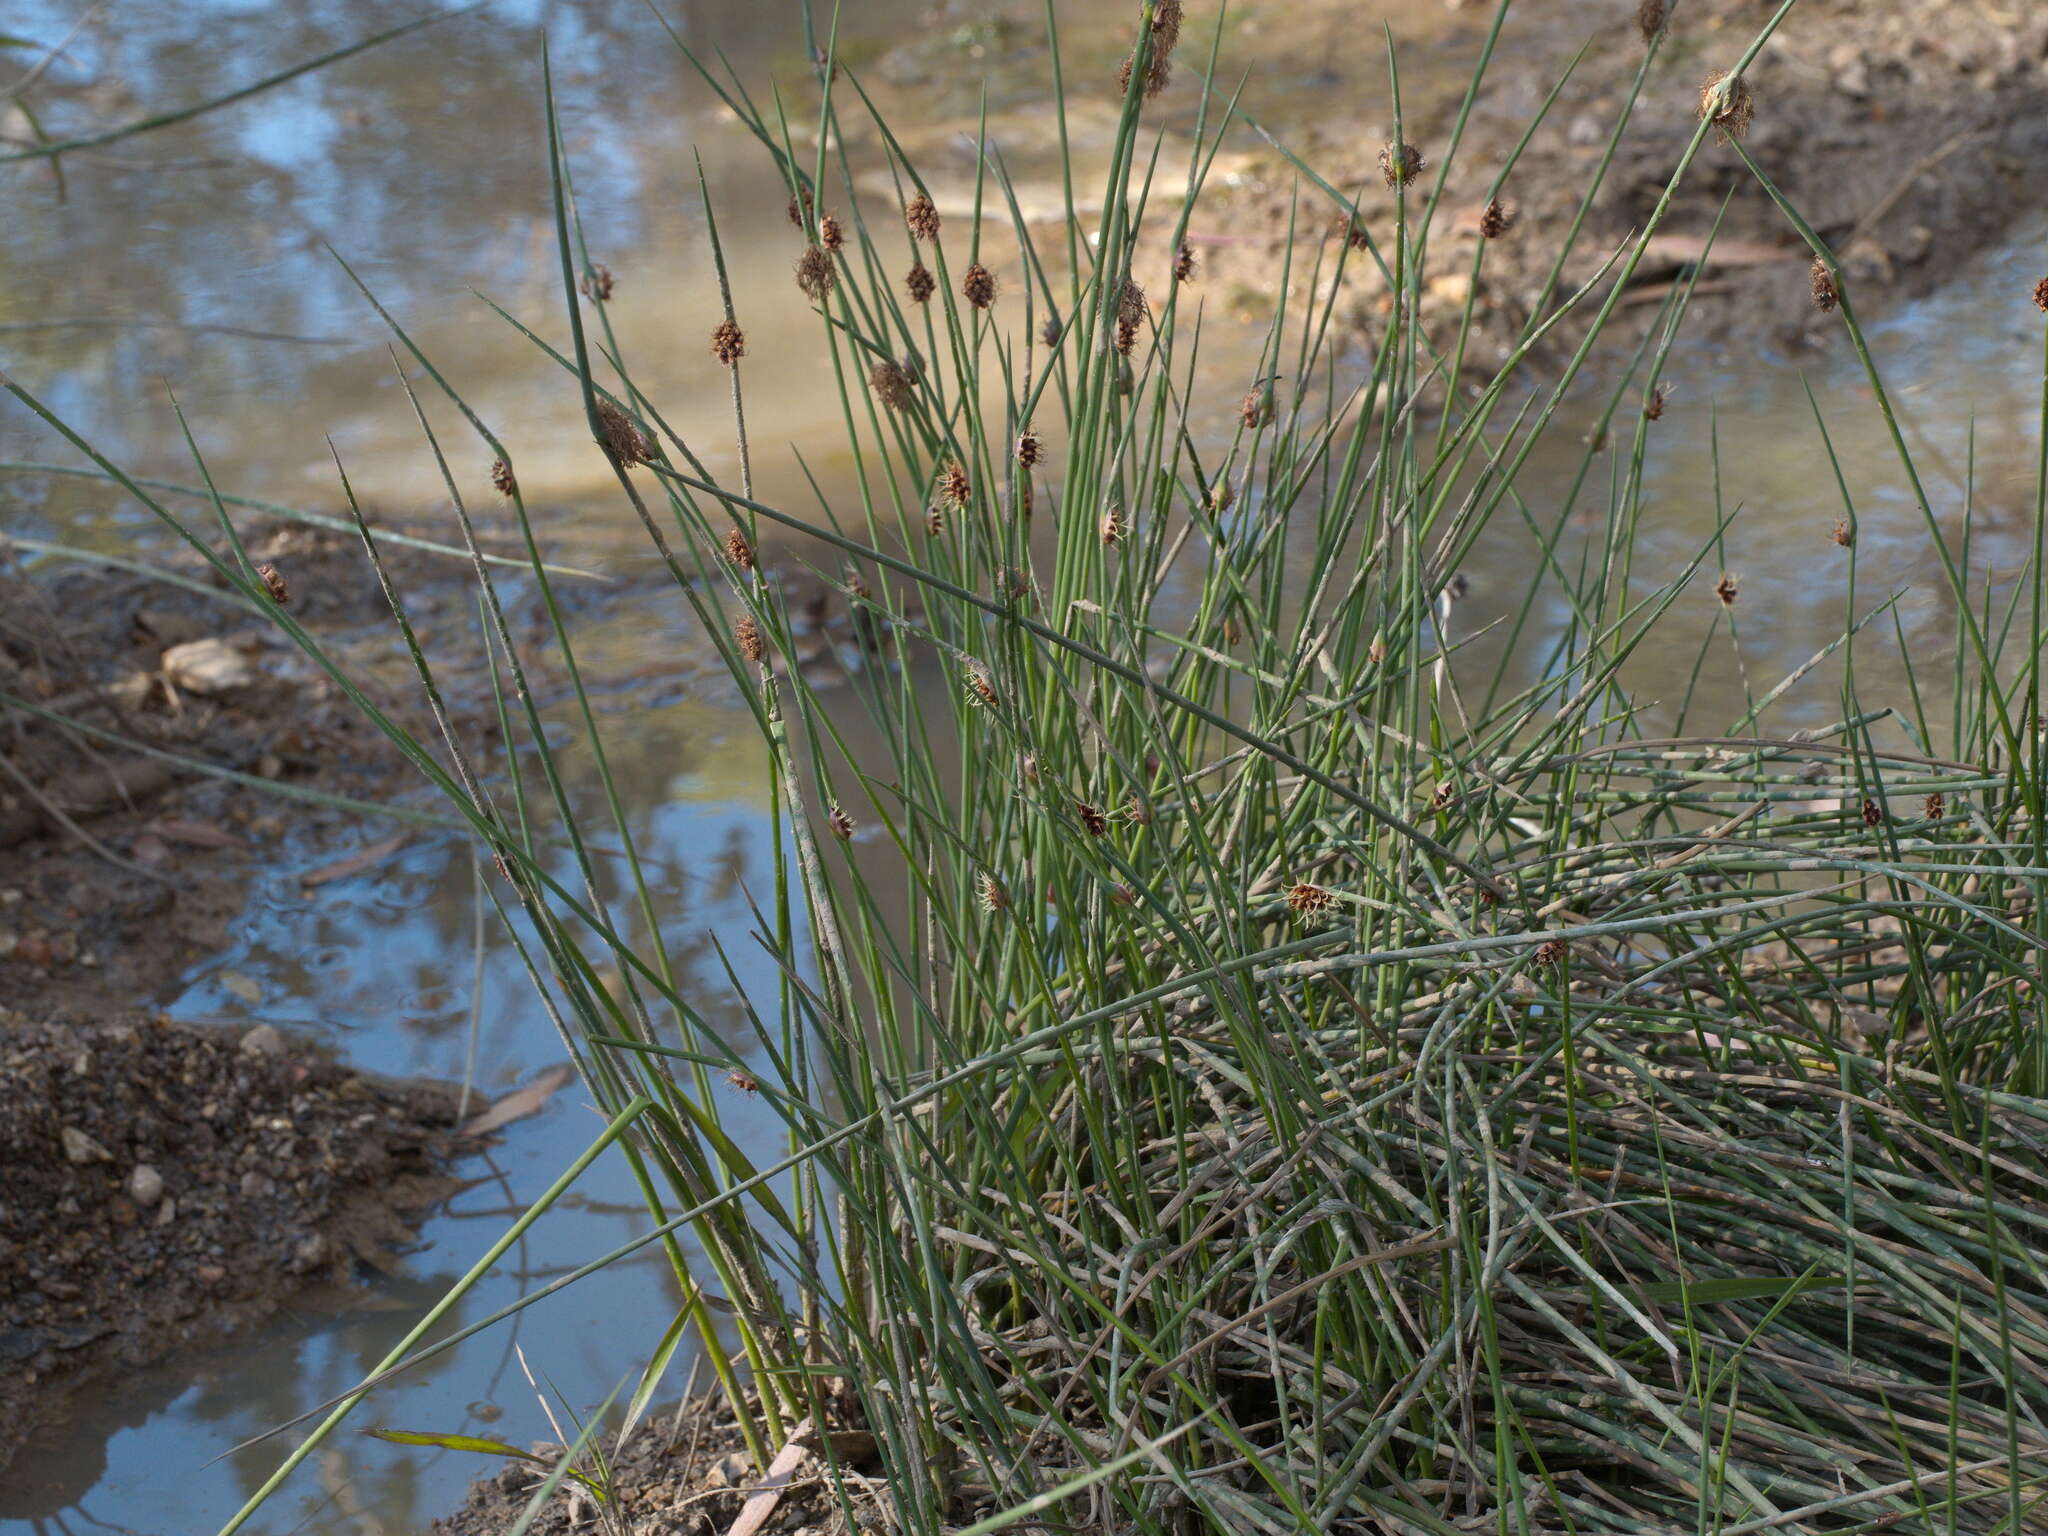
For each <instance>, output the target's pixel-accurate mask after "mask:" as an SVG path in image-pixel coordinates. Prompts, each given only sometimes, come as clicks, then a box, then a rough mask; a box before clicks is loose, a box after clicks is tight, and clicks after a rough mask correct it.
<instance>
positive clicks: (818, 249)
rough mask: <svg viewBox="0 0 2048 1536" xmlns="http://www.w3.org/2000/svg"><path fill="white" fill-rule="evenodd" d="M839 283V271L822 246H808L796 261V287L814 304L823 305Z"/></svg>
mask: <svg viewBox="0 0 2048 1536" xmlns="http://www.w3.org/2000/svg"><path fill="white" fill-rule="evenodd" d="M838 282H839V269H838V268H837V267H835V266H833V265H832V258H831V257H830V256H828V255H826V254H825V248H824V247H823V246H821V245H807V246H805V247H804V253H803V255H801V256H799V257H797V259H796V285H797V287H799V288H801V289H802V290H803V294H804V297H805V298H807V299H809V300H810V301H811V302H812V303H813V304H822V303H824V302H825V299H826V298H827V297H828V296H829V295H830V294H831V292H832V290H833V288H834V287H835V286H837V284H838Z"/></svg>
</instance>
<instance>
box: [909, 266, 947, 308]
mask: <svg viewBox="0 0 2048 1536" xmlns="http://www.w3.org/2000/svg"><path fill="white" fill-rule="evenodd" d="M903 291H904V292H905V293H907V294H909V295H910V302H911V303H913V304H929V303H930V302H931V299H932V295H933V294H935V293H937V292H938V291H939V280H938V279H937V278H935V277H933V276H932V273H931V268H929V267H927V266H926V265H925V264H924V263H923V262H921V261H913V262H912V263H911V264H910V270H909V271H908V272H906V273H904V274H903Z"/></svg>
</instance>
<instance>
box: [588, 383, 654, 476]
mask: <svg viewBox="0 0 2048 1536" xmlns="http://www.w3.org/2000/svg"><path fill="white" fill-rule="evenodd" d="M597 421H598V425H599V426H600V427H601V428H603V430H604V448H605V452H607V453H609V454H610V455H611V456H612V459H613V460H614V461H615V462H616V463H617V464H618V465H619V467H620V468H621V469H631V468H632V467H633V466H634V465H636V464H652V463H653V462H654V442H653V439H651V438H649V437H648V435H647V434H646V433H645V432H643V431H641V430H640V424H639V423H638V422H637V421H635V420H633V418H632V417H630V416H628V415H627V414H626V413H625V412H624V411H622V410H620V409H619V408H618V407H617V406H616V405H613V404H612V403H611V401H609V400H599V401H598V402H597Z"/></svg>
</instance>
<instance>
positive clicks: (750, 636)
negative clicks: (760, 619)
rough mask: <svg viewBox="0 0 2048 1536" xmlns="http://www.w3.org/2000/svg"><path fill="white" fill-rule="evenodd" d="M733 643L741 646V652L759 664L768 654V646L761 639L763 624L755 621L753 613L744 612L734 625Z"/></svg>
mask: <svg viewBox="0 0 2048 1536" xmlns="http://www.w3.org/2000/svg"><path fill="white" fill-rule="evenodd" d="M732 638H733V644H735V645H737V646H738V647H739V648H740V654H741V655H742V656H744V657H746V658H747V660H749V661H751V662H754V663H756V664H758V663H759V662H761V661H762V660H763V659H764V658H765V657H766V656H767V654H768V647H767V645H766V644H765V643H764V642H763V641H762V639H761V626H760V625H758V624H756V623H755V622H754V616H753V615H752V614H751V613H743V614H741V615H740V616H739V618H738V620H737V621H736V622H735V623H734V624H733V627H732Z"/></svg>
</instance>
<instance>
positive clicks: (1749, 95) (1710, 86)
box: [1699, 69, 1756, 141]
mask: <svg viewBox="0 0 2048 1536" xmlns="http://www.w3.org/2000/svg"><path fill="white" fill-rule="evenodd" d="M1723 82H1726V92H1725V95H1726V99H1725V100H1723V94H1724V93H1723V89H1722V87H1723ZM1699 115H1700V121H1701V122H1706V121H1707V120H1709V119H1712V121H1713V124H1714V126H1715V127H1716V128H1718V129H1719V130H1720V131H1721V137H1722V139H1723V140H1728V141H1732V140H1735V139H1739V138H1741V137H1742V136H1743V135H1744V134H1745V133H1748V132H1749V125H1750V122H1751V120H1752V119H1754V118H1755V116H1756V93H1755V92H1753V91H1751V90H1750V88H1749V82H1748V81H1747V80H1745V79H1743V78H1742V76H1740V75H1736V76H1735V77H1734V78H1733V79H1732V80H1731V79H1730V78H1729V75H1728V71H1727V70H1725V69H1717V70H1715V71H1714V72H1713V73H1712V74H1711V75H1709V76H1707V78H1706V80H1705V82H1704V83H1702V84H1701V86H1700V113H1699Z"/></svg>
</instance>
